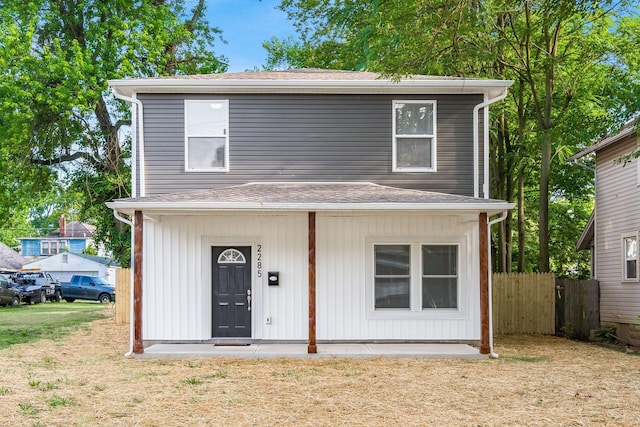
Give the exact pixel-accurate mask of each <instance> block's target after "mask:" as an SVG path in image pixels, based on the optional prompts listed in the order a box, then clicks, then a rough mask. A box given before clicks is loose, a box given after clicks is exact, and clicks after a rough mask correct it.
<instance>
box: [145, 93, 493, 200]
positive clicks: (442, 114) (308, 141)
mask: <svg viewBox="0 0 640 427" xmlns="http://www.w3.org/2000/svg"><path fill="white" fill-rule="evenodd" d="M138 98H139V99H140V100H141V101H142V102H143V104H144V130H145V132H144V134H145V137H144V139H145V140H144V145H145V179H146V189H145V190H146V191H145V194H146V195H149V196H151V195H157V194H166V193H176V192H181V191H184V190H187V189H189V190H191V189H203V188H211V187H221V186H225V187H226V186H231V185H237V184H243V183H247V182H259V181H269V182H301V181H308V182H336V181H359V182H362V181H368V182H375V183H377V184H382V185H389V186H393V187H403V188H410V189H418V190H428V191H435V192H442V193H450V194H460V195H467V196H472V195H473V126H472V125H473V123H472V111H473V107H474V106H475V105H476V104H478V103H480V102H482V101H483V96H482V95H480V94H478V95H450V94H448V95H443V94H439V95H420V96H416V95H292V94H289V95H266V94H265V95H257V94H254V95H243V94H233V95H229V96H225V95H221V94H211V95H203V94H193V95H189V94H140V95H139V97H138ZM185 99H229V106H230V111H229V116H230V123H229V138H230V150H229V152H230V156H229V157H230V161H229V163H230V171H229V172H185V171H184V161H185V160H184V100H185ZM394 99H425V100H436V101H437V105H438V107H437V108H438V111H437V117H438V125H437V128H438V135H437V149H438V154H437V158H438V164H437V169H438V172H422V173H416V172H405V173H400V172H391V167H392V165H391V150H392V134H391V132H392V126H391V120H392V100H394ZM481 113H482V112H481ZM481 123H482V114H481ZM482 134H483V133H482V126H480V135H482ZM480 139H481V140H480V152H481V153H482V147H483V142H482V136H480ZM138 158H139V156H138ZM482 158H483V157H482V155H481V156H480V171H482V170H483V165H482ZM482 181H483V177H482V176H481V177H480V182H482Z"/></svg>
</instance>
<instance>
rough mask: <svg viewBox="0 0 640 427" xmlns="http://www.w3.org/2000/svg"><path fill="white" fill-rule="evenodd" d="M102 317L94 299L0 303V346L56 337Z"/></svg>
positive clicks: (102, 311) (102, 308) (102, 313)
mask: <svg viewBox="0 0 640 427" xmlns="http://www.w3.org/2000/svg"><path fill="white" fill-rule="evenodd" d="M104 317H105V314H104V305H102V304H96V303H82V302H80V303H78V302H74V303H66V302H61V303H45V304H34V305H24V304H21V305H20V306H18V307H0V349H2V348H7V347H9V346H10V345H13V344H21V343H28V342H31V341H35V340H39V339H43V338H45V339H59V338H61V337H63V336H66V335H68V334H69V333H71V332H73V331H75V330H77V329H78V328H79V327H81V326H82V325H83V324H85V323H87V322H91V321H93V320H97V319H102V318H104Z"/></svg>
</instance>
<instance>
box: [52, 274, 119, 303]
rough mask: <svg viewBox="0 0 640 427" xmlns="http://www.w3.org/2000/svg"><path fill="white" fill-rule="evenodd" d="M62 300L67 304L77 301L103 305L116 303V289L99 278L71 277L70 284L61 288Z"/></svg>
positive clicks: (65, 284)
mask: <svg viewBox="0 0 640 427" xmlns="http://www.w3.org/2000/svg"><path fill="white" fill-rule="evenodd" d="M61 291H62V298H64V299H65V301H67V302H74V301H75V300H77V299H86V300H91V301H100V302H101V303H103V304H106V303H108V302H115V301H116V288H115V286H113V285H111V284H110V283H109V282H107V281H106V280H104V279H103V278H101V277H96V276H83V275H79V274H76V275H73V276H71V280H70V282H69V283H68V284H67V283H64V284H62V286H61Z"/></svg>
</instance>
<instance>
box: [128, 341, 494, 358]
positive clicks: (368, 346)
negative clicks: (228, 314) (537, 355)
mask: <svg viewBox="0 0 640 427" xmlns="http://www.w3.org/2000/svg"><path fill="white" fill-rule="evenodd" d="M317 348H318V352H317V353H315V354H310V353H308V352H307V344H306V343H297V344H271V343H267V344H265V343H259V344H250V345H214V344H153V345H151V346H149V347H147V348H145V349H144V353H138V354H136V355H135V357H136V358H138V359H167V358H169V359H185V358H208V357H228V358H245V359H277V358H299V359H302V358H304V359H318V358H373V357H389V358H412V359H486V358H487V357H488V355H483V354H480V351H479V350H478V349H477V348H475V347H472V346H470V345H468V344H450V343H419V344H404V343H397V344H396V343H394V344H389V343H384V344H377V343H362V344H361V343H326V344H323V343H320V344H318V345H317Z"/></svg>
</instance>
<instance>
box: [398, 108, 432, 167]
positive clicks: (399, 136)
mask: <svg viewBox="0 0 640 427" xmlns="http://www.w3.org/2000/svg"><path fill="white" fill-rule="evenodd" d="M398 104H431V105H432V106H433V134H424V135H422V134H421V135H398V134H397V133H396V106H397V105H398ZM437 107H438V105H437V102H436V100H426V99H424V100H423V99H408V100H401V99H394V100H393V105H392V122H391V123H392V133H393V135H392V138H393V141H392V154H391V157H392V171H393V172H437V169H438V168H437V165H438V161H437V153H438V149H437V137H436V135H437V134H438V128H437V125H438V114H437V112H438V108H437ZM402 138H424V139H431V167H402V166H398V150H397V142H398V139H402Z"/></svg>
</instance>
